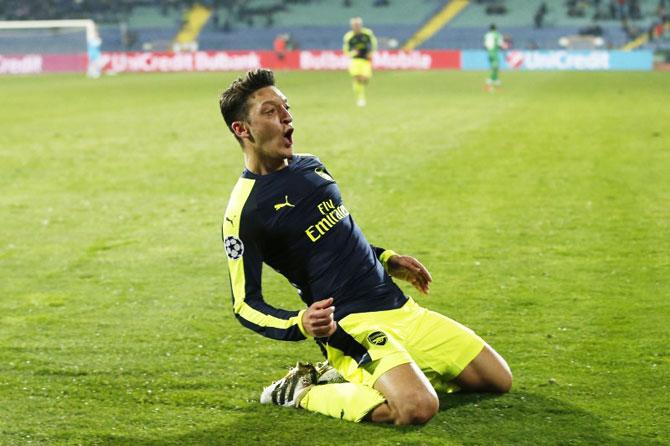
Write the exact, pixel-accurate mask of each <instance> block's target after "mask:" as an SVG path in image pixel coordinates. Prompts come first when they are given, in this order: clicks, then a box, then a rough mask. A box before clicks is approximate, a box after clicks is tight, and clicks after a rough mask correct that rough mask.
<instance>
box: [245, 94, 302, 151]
mask: <svg viewBox="0 0 670 446" xmlns="http://www.w3.org/2000/svg"><path fill="white" fill-rule="evenodd" d="M248 101H249V102H248V105H249V113H248V115H247V120H246V121H247V122H246V123H247V125H248V130H249V134H250V138H249V141H250V142H251V144H252V146H253V149H254V152H255V153H256V155H257V156H259V157H262V158H265V159H277V160H283V159H284V158H290V157H291V156H292V155H293V126H292V125H291V123H292V122H293V116H291V113H290V112H289V109H290V107H289V105H288V99H287V98H286V96H284V94H283V93H282V92H281V91H280V90H279V89H278V88H277V87H264V88H261V89H260V90H258V91H256V92H255V93H254V94H253V95H252V96H251V97H250V98H249V99H248Z"/></svg>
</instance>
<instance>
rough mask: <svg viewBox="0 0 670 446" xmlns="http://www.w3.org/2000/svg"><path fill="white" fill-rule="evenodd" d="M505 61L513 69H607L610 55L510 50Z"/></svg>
mask: <svg viewBox="0 0 670 446" xmlns="http://www.w3.org/2000/svg"><path fill="white" fill-rule="evenodd" d="M505 62H507V66H508V67H509V68H512V69H515V70H518V69H524V70H608V69H609V68H610V55H609V53H608V52H607V51H584V52H570V51H510V52H508V53H507V55H506V57H505Z"/></svg>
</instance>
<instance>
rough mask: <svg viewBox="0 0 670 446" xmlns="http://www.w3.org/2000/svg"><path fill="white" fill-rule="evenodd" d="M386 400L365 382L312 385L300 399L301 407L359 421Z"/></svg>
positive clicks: (334, 416)
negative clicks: (365, 384) (364, 383)
mask: <svg viewBox="0 0 670 446" xmlns="http://www.w3.org/2000/svg"><path fill="white" fill-rule="evenodd" d="M384 401H386V399H385V398H384V397H383V396H382V394H381V393H379V392H377V391H376V390H375V389H373V388H372V387H368V386H364V385H363V384H355V383H338V384H323V385H320V386H314V387H312V388H311V389H310V390H309V391H308V392H307V394H306V395H305V396H304V397H303V398H302V400H301V401H300V407H302V408H303V409H307V410H309V411H311V412H318V413H320V414H323V415H328V416H331V417H333V418H340V419H343V420H347V421H353V422H355V423H358V422H359V421H361V420H362V419H363V417H365V416H366V415H367V414H368V413H370V412H371V411H372V410H373V409H374V408H375V407H377V406H379V405H380V404H382V403H383V402H384Z"/></svg>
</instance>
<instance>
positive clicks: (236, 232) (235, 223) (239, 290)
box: [223, 178, 256, 313]
mask: <svg viewBox="0 0 670 446" xmlns="http://www.w3.org/2000/svg"><path fill="white" fill-rule="evenodd" d="M255 182H256V180H252V179H249V178H240V179H239V180H238V181H237V184H236V185H235V188H234V189H233V192H232V194H231V195H230V201H229V202H228V207H227V208H226V214H225V217H224V220H223V234H224V236H225V237H228V236H233V237H235V238H239V236H240V217H241V215H242V208H244V204H245V203H246V202H247V198H249V195H250V194H251V189H253V187H254V183H255ZM228 271H230V283H231V285H232V288H233V301H234V304H233V310H234V311H235V313H239V312H240V309H241V308H242V306H243V305H244V298H245V295H246V291H245V277H244V254H242V255H241V256H240V257H238V258H237V259H231V258H230V257H228Z"/></svg>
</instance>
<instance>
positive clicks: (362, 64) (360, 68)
mask: <svg viewBox="0 0 670 446" xmlns="http://www.w3.org/2000/svg"><path fill="white" fill-rule="evenodd" d="M349 74H351V75H352V76H363V77H367V78H371V77H372V62H370V61H369V60H367V59H361V58H353V59H351V62H349Z"/></svg>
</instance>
